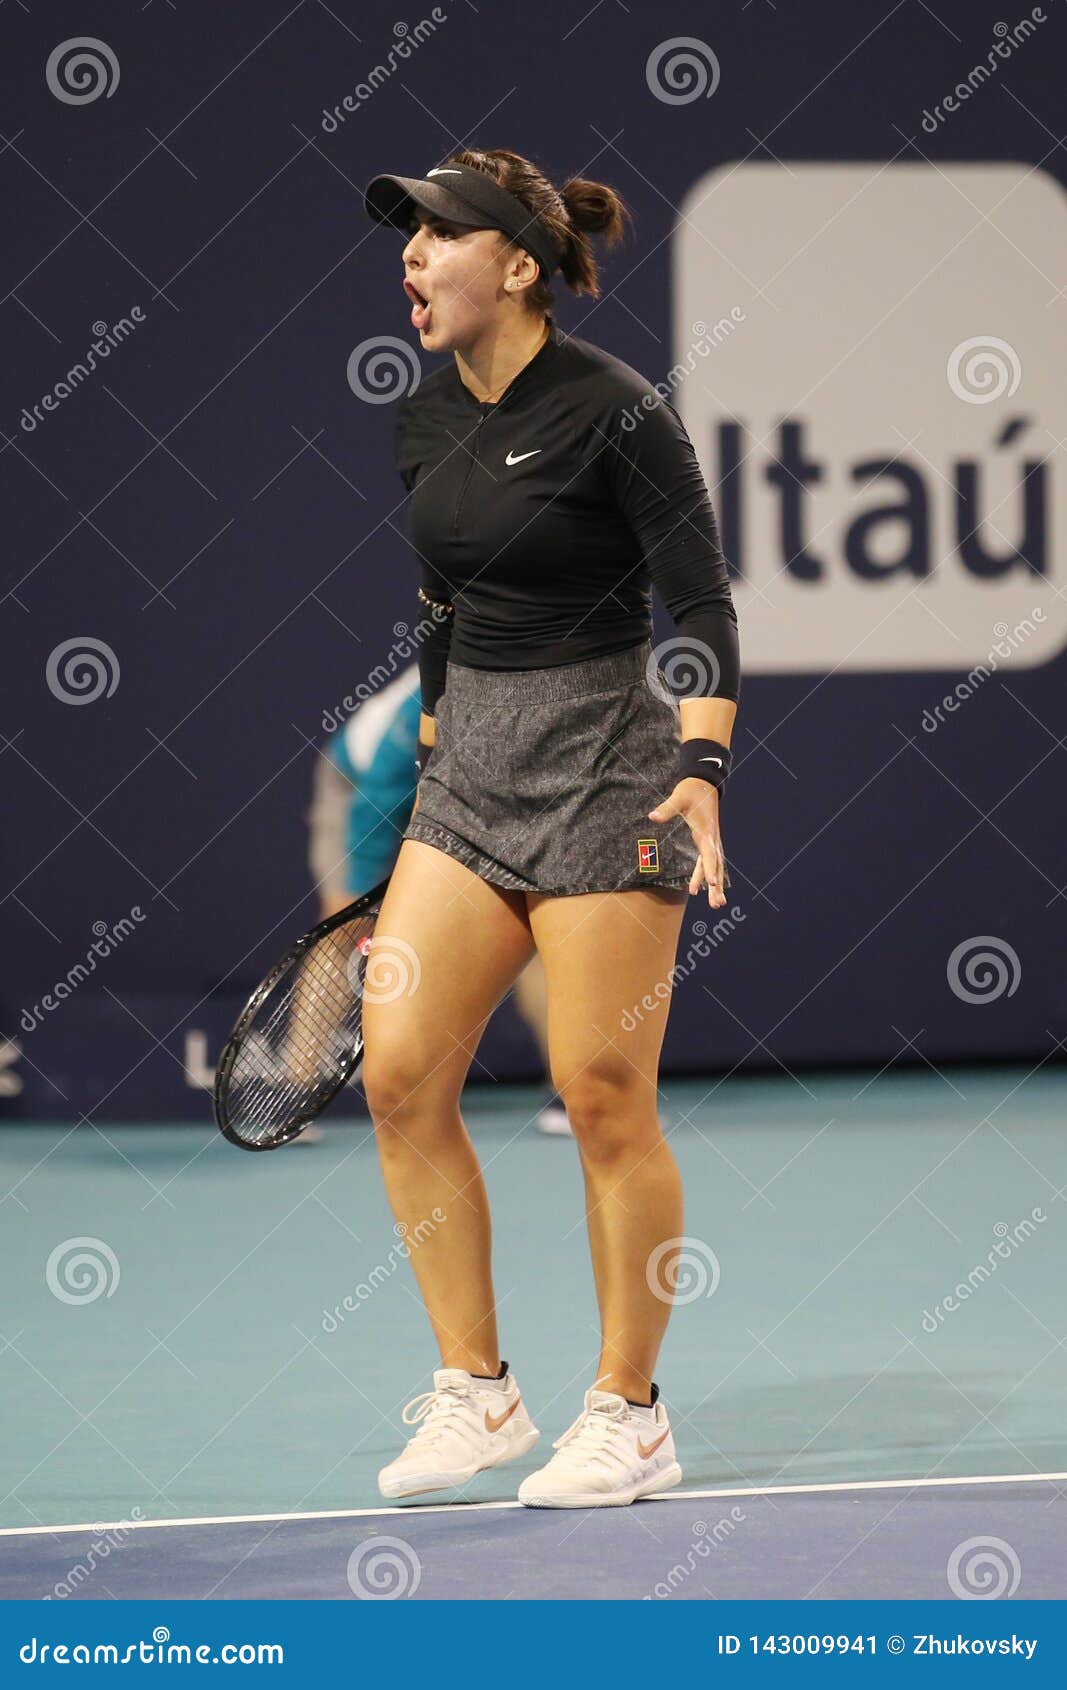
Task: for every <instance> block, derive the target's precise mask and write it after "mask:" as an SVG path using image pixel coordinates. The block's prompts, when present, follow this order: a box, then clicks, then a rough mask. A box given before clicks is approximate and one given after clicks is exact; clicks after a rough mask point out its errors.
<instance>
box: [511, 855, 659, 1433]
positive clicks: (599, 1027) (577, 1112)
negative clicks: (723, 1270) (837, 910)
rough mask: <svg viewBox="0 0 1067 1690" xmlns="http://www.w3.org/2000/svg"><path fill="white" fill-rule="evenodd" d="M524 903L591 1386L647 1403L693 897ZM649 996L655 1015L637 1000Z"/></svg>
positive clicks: (638, 893) (624, 895)
mask: <svg viewBox="0 0 1067 1690" xmlns="http://www.w3.org/2000/svg"><path fill="white" fill-rule="evenodd" d="M527 902H528V906H529V911H530V925H531V928H532V930H533V935H534V938H535V940H536V942H537V948H538V950H539V952H540V954H541V957H542V959H543V961H544V965H545V977H546V980H547V984H548V1040H549V1051H550V1056H551V1063H552V1075H553V1079H554V1081H555V1084H556V1087H557V1089H558V1090H559V1092H560V1095H561V1096H562V1098H563V1100H564V1102H565V1104H566V1106H567V1112H568V1115H569V1116H570V1121H571V1126H572V1128H573V1129H574V1136H575V1138H576V1140H577V1142H578V1148H579V1152H580V1154H581V1160H582V1169H583V1172H584V1175H585V1193H586V1217H587V1223H588V1228H589V1245H590V1251H591V1254H592V1258H593V1274H594V1278H595V1281H596V1292H597V1302H598V1305H599V1309H600V1323H601V1352H600V1359H599V1363H598V1366H597V1383H598V1385H599V1386H600V1387H601V1389H603V1390H610V1391H619V1392H621V1394H622V1395H623V1396H625V1397H627V1398H629V1399H630V1400H631V1401H632V1402H648V1400H649V1394H650V1388H651V1383H652V1373H653V1369H654V1367H655V1364H656V1357H657V1355H658V1354H659V1349H660V1345H661V1343H662V1341H663V1334H664V1331H665V1330H666V1326H667V1320H668V1317H669V1315H670V1306H669V1302H668V1301H666V1300H664V1296H663V1291H662V1286H663V1276H662V1274H659V1275H657V1274H656V1273H655V1272H654V1271H653V1272H652V1273H651V1274H650V1272H649V1260H650V1257H652V1254H653V1252H654V1251H655V1250H656V1249H657V1247H658V1246H660V1245H662V1244H664V1243H666V1242H667V1241H669V1240H671V1239H674V1238H679V1237H680V1236H681V1233H682V1225H683V1219H682V1189H681V1181H680V1179H679V1175H678V1169H677V1166H676V1164H675V1160H674V1157H673V1155H672V1154H671V1151H670V1149H669V1147H668V1145H667V1143H666V1141H665V1139H664V1137H663V1133H662V1131H661V1129H660V1124H659V1117H658V1113H657V1109H656V1081H657V1072H658V1066H659V1055H660V1049H661V1047H662V1044H663V1034H664V1031H665V1029H666V1024H667V1010H668V1005H669V1002H670V987H671V980H670V970H671V968H672V967H673V965H674V958H675V952H676V950H677V945H678V933H679V930H680V927H681V921H682V913H683V910H684V908H685V894H684V893H679V894H677V895H675V896H668V895H667V894H666V893H659V892H653V891H651V890H649V891H645V890H644V889H643V888H642V889H638V890H634V891H629V892H597V893H588V894H585V895H582V896H577V897H561V898H553V897H547V896H541V895H538V896H536V897H534V896H530V897H529V898H528V900H527ZM660 982H662V983H663V985H662V987H661V990H660V993H659V994H658V995H657V993H656V988H657V985H658V984H659V983H660ZM646 995H647V996H649V997H652V998H653V1001H654V1003H655V1008H654V1009H652V1010H647V1009H644V1008H643V1007H642V1002H641V1000H642V999H643V998H645V997H646ZM654 1287H655V1288H654Z"/></svg>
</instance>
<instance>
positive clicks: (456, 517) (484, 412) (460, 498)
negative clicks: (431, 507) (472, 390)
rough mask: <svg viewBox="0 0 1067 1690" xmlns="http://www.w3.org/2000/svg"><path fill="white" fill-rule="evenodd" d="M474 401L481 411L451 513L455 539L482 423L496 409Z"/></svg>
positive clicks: (472, 469) (475, 456)
mask: <svg viewBox="0 0 1067 1690" xmlns="http://www.w3.org/2000/svg"><path fill="white" fill-rule="evenodd" d="M475 403H476V404H478V408H479V410H480V412H481V415H480V416H479V418H478V424H477V427H476V428H475V430H474V447H473V450H472V451H471V453H470V454H469V461H468V464H467V473H466V475H465V476H464V477H463V485H462V487H461V488H460V490H459V496H458V498H457V499H456V508H455V511H454V512H453V514H452V538H453V539H455V537H456V535H457V534H458V533H459V513H460V510H461V509H462V506H463V500H464V497H465V495H466V492H467V488H468V487H469V486H470V479H471V476H472V475H473V474H474V466H475V464H476V463H477V462H478V449H479V447H480V445H481V440H482V425H483V423H484V422H485V420H486V418H487V417H488V415H489V413H490V411H495V410H496V406H495V405H487V404H485V403H479V402H478V401H477V400H476V401H475Z"/></svg>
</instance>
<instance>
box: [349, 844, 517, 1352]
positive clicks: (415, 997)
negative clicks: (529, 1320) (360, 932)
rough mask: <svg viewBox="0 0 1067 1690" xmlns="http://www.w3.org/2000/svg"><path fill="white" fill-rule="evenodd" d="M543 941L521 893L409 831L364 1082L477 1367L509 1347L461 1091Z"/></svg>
mask: <svg viewBox="0 0 1067 1690" xmlns="http://www.w3.org/2000/svg"><path fill="white" fill-rule="evenodd" d="M532 949H533V939H532V937H531V934H530V928H529V921H528V918H527V915H526V908H525V898H524V896H523V894H522V893H517V892H509V891H505V890H504V889H502V888H500V887H497V886H491V885H489V883H488V882H486V881H484V880H481V879H479V877H478V876H477V875H475V874H473V873H472V872H471V871H470V870H469V869H468V868H466V867H465V866H464V865H463V864H462V863H459V862H457V861H456V860H455V859H454V858H452V857H449V856H447V855H446V854H445V853H444V852H442V851H438V850H437V849H435V847H434V846H432V845H426V844H424V843H423V842H422V841H421V840H414V839H406V840H405V841H404V843H403V845H402V846H401V848H400V855H399V857H398V858H397V863H396V867H395V869H394V870H393V875H392V879H391V880H390V883H389V890H388V892H387V893H386V896H385V902H384V904H383V906H382V912H381V917H380V919H379V921H378V924H377V927H376V929H375V936H374V941H373V943H372V945H371V948H370V953H369V956H368V960H367V984H366V986H365V1001H364V1012H363V1021H364V1035H365V1052H364V1059H363V1086H364V1090H365V1091H366V1094H367V1104H368V1107H369V1109H370V1112H371V1117H372V1119H373V1121H374V1125H375V1128H376V1131H377V1141H378V1154H379V1158H380V1161H381V1166H382V1174H383V1176H384V1179H385V1185H386V1190H387V1192H388V1195H389V1202H390V1205H391V1207H392V1211H393V1214H394V1216H395V1217H396V1221H397V1225H398V1227H403V1228H404V1229H405V1230H404V1234H403V1236H404V1237H405V1239H406V1240H407V1243H408V1248H409V1250H410V1252H411V1262H412V1266H413V1268H414V1270H415V1277H416V1279H417V1281H418V1285H419V1290H420V1291H421V1293H422V1297H423V1301H424V1302H425V1304H426V1310H427V1313H428V1314H429V1317H430V1321H431V1323H432V1325H433V1329H434V1333H435V1335H436V1338H437V1342H438V1345H439V1347H440V1351H441V1360H442V1363H443V1364H444V1365H445V1366H446V1367H462V1368H465V1369H466V1370H467V1371H468V1372H470V1373H483V1374H492V1373H495V1372H496V1370H497V1368H498V1367H499V1365H500V1355H499V1350H498V1347H497V1331H496V1313H495V1306H494V1298H493V1282H492V1270H491V1261H490V1257H491V1229H490V1221H489V1206H488V1202H487V1199H486V1193H485V1186H484V1183H483V1181H482V1174H481V1169H480V1167H479V1164H478V1158H477V1156H476V1155H475V1152H474V1146H473V1145H472V1144H471V1141H470V1137H469V1135H468V1133H467V1129H466V1127H465V1126H464V1123H463V1119H462V1116H461V1115H460V1109H459V1100H460V1094H461V1092H462V1089H463V1082H464V1080H465V1078H466V1075H467V1071H468V1069H469V1067H470V1064H471V1061H472V1059H473V1057H474V1053H475V1051H476V1050H477V1047H478V1041H479V1039H480V1038H481V1035H482V1032H483V1030H484V1028H485V1024H486V1022H487V1021H488V1019H489V1016H490V1015H491V1014H492V1011H493V1009H494V1008H495V1007H496V1005H497V1004H498V1003H499V1002H500V1000H501V999H502V998H503V997H504V996H505V995H506V993H507V992H508V990H509V989H510V987H511V985H512V984H513V982H514V980H515V977H516V975H517V974H518V972H519V970H520V969H521V968H522V967H523V966H524V964H525V963H526V961H527V959H528V957H529V956H530V954H531V951H532Z"/></svg>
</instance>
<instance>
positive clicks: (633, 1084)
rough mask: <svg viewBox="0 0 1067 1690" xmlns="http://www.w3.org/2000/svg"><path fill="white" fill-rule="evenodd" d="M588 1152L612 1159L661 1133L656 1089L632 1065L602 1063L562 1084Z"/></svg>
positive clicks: (571, 1117)
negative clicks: (657, 1112) (657, 1115)
mask: <svg viewBox="0 0 1067 1690" xmlns="http://www.w3.org/2000/svg"><path fill="white" fill-rule="evenodd" d="M557 1085H558V1090H559V1093H560V1096H561V1097H562V1099H563V1101H564V1103H565V1104H566V1107H567V1117H568V1119H569V1121H570V1124H571V1128H572V1130H573V1132H574V1136H575V1138H576V1140H577V1141H578V1144H579V1146H580V1148H581V1151H582V1154H583V1156H586V1157H589V1158H591V1159H592V1160H595V1161H604V1162H611V1161H615V1160H617V1159H618V1158H619V1157H620V1156H622V1155H625V1154H627V1153H632V1152H633V1150H634V1149H635V1148H636V1147H640V1149H641V1151H642V1152H643V1151H644V1150H645V1149H647V1146H648V1143H649V1142H650V1141H651V1138H652V1137H653V1136H656V1135H658V1133H659V1123H658V1121H657V1119H656V1108H655V1093H654V1091H653V1089H652V1087H651V1086H649V1085H648V1083H647V1082H646V1081H645V1080H644V1079H643V1078H642V1077H641V1075H639V1074H636V1073H635V1072H634V1070H633V1068H632V1067H631V1066H630V1064H629V1063H627V1062H624V1061H622V1060H621V1059H620V1060H619V1061H618V1062H611V1061H609V1062H602V1063H593V1064H591V1065H590V1066H588V1067H586V1068H583V1069H582V1070H581V1071H580V1072H579V1073H577V1074H575V1075H574V1076H573V1077H572V1078H571V1079H569V1080H567V1079H564V1080H563V1081H562V1083H559V1082H557Z"/></svg>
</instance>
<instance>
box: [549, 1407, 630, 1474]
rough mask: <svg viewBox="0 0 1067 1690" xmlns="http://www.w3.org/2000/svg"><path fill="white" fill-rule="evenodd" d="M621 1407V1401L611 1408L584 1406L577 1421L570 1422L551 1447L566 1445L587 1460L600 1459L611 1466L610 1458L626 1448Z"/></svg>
mask: <svg viewBox="0 0 1067 1690" xmlns="http://www.w3.org/2000/svg"><path fill="white" fill-rule="evenodd" d="M623 1414H624V1409H623V1407H622V1405H621V1404H617V1405H616V1404H614V1403H613V1404H612V1405H611V1406H610V1407H607V1406H604V1407H600V1408H583V1410H582V1412H581V1414H579V1416H578V1418H577V1420H574V1421H572V1422H571V1424H570V1425H569V1426H568V1427H567V1430H566V1431H565V1432H564V1434H563V1436H562V1437H560V1438H557V1439H556V1441H555V1443H554V1444H553V1445H552V1448H553V1449H563V1448H564V1447H565V1446H567V1447H568V1453H570V1454H572V1455H574V1456H578V1457H580V1458H581V1459H584V1460H588V1461H600V1462H603V1463H604V1464H605V1465H606V1466H610V1464H611V1458H612V1456H613V1455H615V1453H616V1449H617V1446H618V1453H619V1454H622V1453H623V1452H624V1449H625V1439H626V1434H625V1432H624V1431H623V1428H622V1424H621V1422H622V1418H623Z"/></svg>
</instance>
